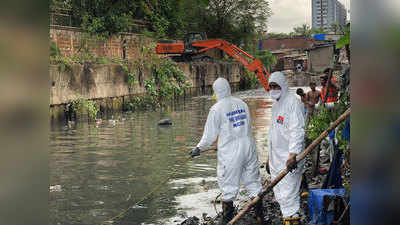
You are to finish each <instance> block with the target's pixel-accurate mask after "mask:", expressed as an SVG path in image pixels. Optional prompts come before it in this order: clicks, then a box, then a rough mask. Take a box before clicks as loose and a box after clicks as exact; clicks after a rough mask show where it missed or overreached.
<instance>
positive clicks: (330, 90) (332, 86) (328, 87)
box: [320, 68, 339, 108]
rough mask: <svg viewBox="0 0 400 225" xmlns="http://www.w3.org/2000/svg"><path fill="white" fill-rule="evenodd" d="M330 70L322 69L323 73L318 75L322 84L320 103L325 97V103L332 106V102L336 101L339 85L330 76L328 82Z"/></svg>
mask: <svg viewBox="0 0 400 225" xmlns="http://www.w3.org/2000/svg"><path fill="white" fill-rule="evenodd" d="M330 70H331V69H330V68H326V69H325V70H324V75H323V76H321V77H320V82H321V85H322V88H321V101H320V105H322V104H324V102H323V101H324V99H325V98H326V100H325V103H326V105H327V106H328V107H330V108H331V107H333V105H334V103H335V102H337V101H338V92H339V85H338V84H337V82H336V79H335V78H334V77H332V78H331V80H330V82H329V84H328V78H329V72H330ZM325 96H326V97H325Z"/></svg>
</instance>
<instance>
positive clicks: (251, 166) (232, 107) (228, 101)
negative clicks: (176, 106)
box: [190, 78, 264, 224]
mask: <svg viewBox="0 0 400 225" xmlns="http://www.w3.org/2000/svg"><path fill="white" fill-rule="evenodd" d="M213 90H214V92H215V95H216V98H217V103H216V104H215V105H213V106H212V107H211V109H210V112H209V114H208V118H207V122H206V125H205V127H204V132H203V137H202V138H201V140H200V142H199V143H198V144H197V147H196V148H195V149H193V150H192V151H191V152H190V155H192V157H194V156H197V155H200V150H202V149H206V148H208V147H209V146H210V145H211V144H212V143H213V142H214V141H215V140H216V139H217V137H218V166H217V176H218V185H219V187H220V189H221V191H222V209H223V217H222V219H221V220H220V224H227V223H228V222H229V221H230V220H231V219H232V218H233V213H234V207H233V201H234V200H235V198H236V195H237V194H238V191H239V185H240V182H242V183H243V184H244V186H245V188H246V189H247V191H248V194H249V197H250V198H254V197H256V196H257V195H259V194H260V193H261V192H262V184H261V177H260V173H259V170H258V155H257V151H256V145H255V141H254V138H253V135H252V130H251V124H250V112H249V108H248V106H247V104H246V103H244V102H243V101H242V100H240V99H238V98H235V97H232V96H231V89H230V87H229V83H228V81H227V80H226V79H224V78H218V79H217V80H216V81H215V82H214V84H213ZM255 212H256V219H257V221H258V223H259V224H264V216H263V206H262V201H258V203H257V205H256V207H255Z"/></svg>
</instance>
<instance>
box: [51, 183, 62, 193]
mask: <svg viewBox="0 0 400 225" xmlns="http://www.w3.org/2000/svg"><path fill="white" fill-rule="evenodd" d="M60 191H62V189H61V185H59V184H57V185H54V186H50V192H60Z"/></svg>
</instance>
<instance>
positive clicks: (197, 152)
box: [189, 147, 200, 158]
mask: <svg viewBox="0 0 400 225" xmlns="http://www.w3.org/2000/svg"><path fill="white" fill-rule="evenodd" d="M189 155H190V156H192V158H193V157H195V156H199V155H200V148H199V147H196V148H194V149H192V150H191V151H190V152H189Z"/></svg>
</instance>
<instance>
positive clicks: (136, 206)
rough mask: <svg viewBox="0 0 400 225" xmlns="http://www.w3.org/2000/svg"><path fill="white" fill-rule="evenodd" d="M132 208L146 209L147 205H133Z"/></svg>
mask: <svg viewBox="0 0 400 225" xmlns="http://www.w3.org/2000/svg"><path fill="white" fill-rule="evenodd" d="M131 208H132V209H146V208H147V207H146V206H141V205H133V206H131Z"/></svg>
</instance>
